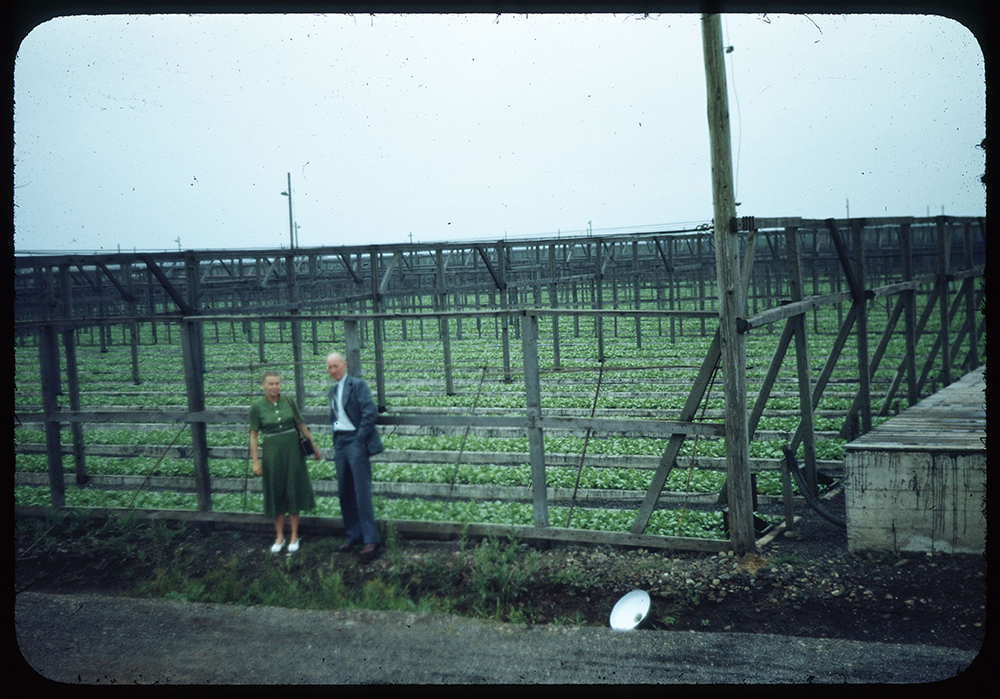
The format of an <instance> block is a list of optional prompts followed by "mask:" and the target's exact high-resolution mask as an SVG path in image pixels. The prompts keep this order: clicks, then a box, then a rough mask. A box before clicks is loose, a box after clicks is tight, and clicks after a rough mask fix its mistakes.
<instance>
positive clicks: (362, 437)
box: [326, 352, 385, 557]
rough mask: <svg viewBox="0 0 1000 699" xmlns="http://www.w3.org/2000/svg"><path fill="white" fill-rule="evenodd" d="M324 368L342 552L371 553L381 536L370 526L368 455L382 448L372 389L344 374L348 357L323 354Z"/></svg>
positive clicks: (373, 526) (370, 494)
mask: <svg viewBox="0 0 1000 699" xmlns="http://www.w3.org/2000/svg"><path fill="white" fill-rule="evenodd" d="M326 370H327V373H329V374H330V378H331V379H333V380H334V382H335V383H334V385H333V386H332V387H331V388H330V393H329V396H328V400H329V404H330V424H331V425H332V427H333V462H334V464H335V465H336V467H337V491H338V495H339V496H340V512H341V516H342V517H343V518H344V528H345V529H346V534H347V541H346V542H345V543H344V545H343V546H341V547H340V550H341V551H351V550H352V549H354V547H355V546H359V545H362V544H363V545H364V547H363V548H362V549H361V555H362V556H363V557H369V556H373V555H375V553H376V552H377V551H378V547H379V543H380V541H381V539H380V538H379V535H378V530H377V529H376V527H375V509H374V507H373V505H372V469H371V464H370V463H369V460H368V457H369V456H371V455H372V454H379V453H381V452H382V451H383V450H384V449H385V447H383V446H382V439H381V438H380V437H379V434H378V431H377V430H376V429H375V418H376V417H377V416H378V409H377V408H376V407H375V401H373V400H372V392H371V389H369V388H368V384H367V383H365V382H364V381H363V380H362V379H359V378H357V377H355V376H350V375H348V373H347V360H346V359H345V358H344V355H342V354H340V353H339V352H333V353H332V354H330V355H329V356H328V357H327V358H326Z"/></svg>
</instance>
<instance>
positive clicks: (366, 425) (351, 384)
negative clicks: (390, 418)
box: [327, 374, 385, 454]
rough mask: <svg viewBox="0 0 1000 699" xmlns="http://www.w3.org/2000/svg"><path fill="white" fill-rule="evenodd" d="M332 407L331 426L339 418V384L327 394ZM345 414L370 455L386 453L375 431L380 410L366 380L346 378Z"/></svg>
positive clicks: (332, 387)
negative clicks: (336, 410)
mask: <svg viewBox="0 0 1000 699" xmlns="http://www.w3.org/2000/svg"><path fill="white" fill-rule="evenodd" d="M327 399H328V403H329V405H330V425H331V426H332V425H333V423H334V422H335V421H336V419H337V416H336V413H335V411H334V406H335V405H336V404H337V403H336V401H337V384H334V385H333V386H331V387H330V391H329V393H328V394H327ZM342 399H343V401H344V412H345V413H346V414H347V417H348V419H350V421H351V422H352V423H353V424H354V427H355V428H356V429H357V431H358V434H357V438H358V440H359V441H361V443H362V444H364V445H365V446H366V447H367V449H368V453H369V454H381V453H382V452H383V451H385V447H384V446H382V438H381V437H379V434H378V430H376V429H375V419H376V418H377V417H378V408H377V407H376V406H375V401H374V400H372V392H371V389H369V388H368V384H367V383H365V382H364V380H362V379H359V378H357V377H355V376H351V375H350V374H348V375H347V376H345V377H344V395H343V397H342Z"/></svg>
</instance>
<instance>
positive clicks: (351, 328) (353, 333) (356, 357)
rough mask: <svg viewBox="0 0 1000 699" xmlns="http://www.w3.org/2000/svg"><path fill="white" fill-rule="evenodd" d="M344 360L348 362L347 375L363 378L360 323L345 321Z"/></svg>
mask: <svg viewBox="0 0 1000 699" xmlns="http://www.w3.org/2000/svg"><path fill="white" fill-rule="evenodd" d="M344 355H345V356H344V358H345V359H346V360H347V373H348V374H350V375H351V376H357V377H359V378H360V377H361V338H360V336H359V333H358V321H356V320H345V321H344Z"/></svg>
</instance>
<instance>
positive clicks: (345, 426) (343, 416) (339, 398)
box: [333, 376, 357, 432]
mask: <svg viewBox="0 0 1000 699" xmlns="http://www.w3.org/2000/svg"><path fill="white" fill-rule="evenodd" d="M344 378H347V377H346V376H345V377H344ZM334 395H335V396H336V398H334V400H335V401H336V404H335V405H334V406H333V414H334V415H335V416H336V420H335V421H334V423H333V431H334V432H353V431H354V430H355V429H357V428H355V426H354V423H353V422H351V418H349V417H347V413H345V412H344V379H341V380H340V381H338V382H337V390H336V391H334Z"/></svg>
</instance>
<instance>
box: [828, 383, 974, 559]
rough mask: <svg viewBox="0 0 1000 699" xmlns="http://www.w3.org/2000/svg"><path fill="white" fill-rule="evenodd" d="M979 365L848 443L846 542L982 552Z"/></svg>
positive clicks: (859, 546)
mask: <svg viewBox="0 0 1000 699" xmlns="http://www.w3.org/2000/svg"><path fill="white" fill-rule="evenodd" d="M984 372H985V367H980V368H979V369H977V370H975V371H973V372H970V373H969V374H966V375H965V376H964V377H963V378H961V379H960V380H958V381H956V382H955V383H953V384H951V385H950V386H947V387H945V388H944V389H942V390H941V391H938V392H937V393H935V394H934V395H932V396H930V397H928V398H926V399H924V400H922V401H921V402H920V403H918V404H917V405H915V406H913V407H911V408H909V409H908V410H906V411H904V412H903V413H902V414H900V415H898V416H896V417H894V418H892V419H890V420H888V421H886V422H884V423H882V424H881V425H879V426H878V427H876V428H875V429H874V430H872V431H871V432H869V433H867V434H865V435H863V436H862V437H860V438H858V439H857V440H855V441H853V442H851V443H849V444H848V445H847V448H846V453H845V456H844V473H845V495H846V506H847V540H848V548H849V549H850V550H851V551H852V552H854V551H864V550H874V551H894V552H899V551H940V552H947V553H983V552H984V550H985V544H986V516H985V511H984V508H985V504H986V502H985V499H986V443H985V438H986V407H985V406H986V397H985V394H984V390H985V378H984Z"/></svg>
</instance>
